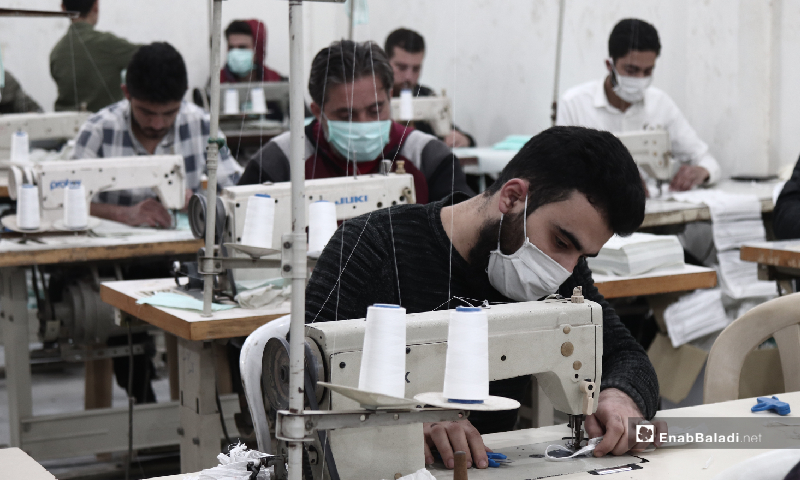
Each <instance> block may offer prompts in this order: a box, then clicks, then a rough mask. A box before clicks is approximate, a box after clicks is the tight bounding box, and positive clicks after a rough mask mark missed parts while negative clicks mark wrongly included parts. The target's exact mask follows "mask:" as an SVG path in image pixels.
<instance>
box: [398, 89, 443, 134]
mask: <svg viewBox="0 0 800 480" xmlns="http://www.w3.org/2000/svg"><path fill="white" fill-rule="evenodd" d="M410 101H411V112H404V109H403V107H402V102H403V99H401V98H393V99H392V120H394V121H396V122H400V123H403V124H405V122H407V121H409V120H410V121H426V122H429V123H430V124H431V126H432V127H433V131H434V133H436V135H438V136H440V137H443V136H445V135H447V134H448V133H450V131H451V130H452V129H453V128H452V125H453V113H452V108H451V105H450V99H449V98H448V97H447V96H445V95H444V94H442V96H441V97H415V98H412V99H410ZM408 113H411V115H408Z"/></svg>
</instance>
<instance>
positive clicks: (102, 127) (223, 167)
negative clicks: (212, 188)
mask: <svg viewBox="0 0 800 480" xmlns="http://www.w3.org/2000/svg"><path fill="white" fill-rule="evenodd" d="M209 124H210V120H209V116H208V114H207V113H205V112H204V111H203V110H202V109H201V108H199V107H197V106H195V105H193V104H191V103H187V102H182V103H181V109H180V111H179V112H178V116H177V117H176V118H175V129H174V130H173V131H172V132H170V133H169V134H167V135H166V136H165V137H164V138H163V139H162V140H161V143H159V144H158V146H157V147H156V150H155V152H154V154H155V155H173V154H178V155H182V156H183V164H184V166H185V167H186V188H189V189H191V190H192V191H193V192H197V191H198V190H199V189H200V176H201V175H202V174H203V173H206V144H207V142H208V136H209V130H210V126H209ZM220 135H221V133H220ZM176 138H177V141H176ZM75 143H76V145H75V153H74V154H73V156H72V158H73V159H83V158H110V157H133V156H136V155H149V153H148V152H147V150H145V149H144V147H143V146H142V144H141V143H139V141H138V140H137V139H136V136H135V135H133V133H132V130H131V115H130V102H128V100H122V101H120V102H117V103H115V104H113V105H110V106H108V107H106V108H104V109H102V110H100V111H99V112H97V113H96V114H94V115H92V116H91V117H90V118H89V120H87V121H86V123H85V124H84V125H83V127H81V130H80V132H78V136H77V137H76V140H75ZM241 173H242V167H241V166H240V165H239V164H238V163H237V162H236V160H234V159H233V157H231V155H230V151H229V150H228V148H227V147H225V148H223V149H222V150H221V151H220V152H219V163H218V167H217V175H218V176H217V183H218V186H219V187H220V188H222V187H227V186H231V185H236V182H238V181H239V177H240V176H241ZM155 196H156V195H155V193H154V192H153V190H152V189H150V188H137V189H132V190H117V191H112V192H102V193H99V194H97V195H96V196H95V198H94V199H93V201H95V202H99V203H111V204H114V205H123V206H130V205H136V204H137V203H139V202H141V201H143V200H146V199H147V198H150V197H155Z"/></svg>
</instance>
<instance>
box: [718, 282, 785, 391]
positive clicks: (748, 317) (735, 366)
mask: <svg viewBox="0 0 800 480" xmlns="http://www.w3.org/2000/svg"><path fill="white" fill-rule="evenodd" d="M769 337H773V338H774V339H775V342H776V343H777V344H778V353H779V355H780V358H781V367H782V369H783V383H784V386H785V388H786V391H787V392H794V391H797V390H800V293H794V294H792V295H786V296H784V297H779V298H776V299H773V300H770V301H768V302H765V303H762V304H761V305H759V306H757V307H755V308H753V309H752V310H750V311H748V312H747V313H745V314H744V315H742V316H741V317H739V318H738V319H736V321H734V322H733V323H731V324H730V325H728V327H727V328H725V330H723V331H722V333H720V335H719V337H718V338H717V340H716V342H714V346H713V347H711V353H709V354H708V363H707V364H706V377H705V386H704V391H703V402H704V403H717V402H724V401H728V400H735V399H737V398H738V397H739V375H740V373H741V371H742V365H743V364H744V359H745V357H746V356H747V354H748V353H750V351H751V350H753V349H754V348H756V347H757V346H758V345H760V344H761V343H762V342H764V340H766V339H768V338H769Z"/></svg>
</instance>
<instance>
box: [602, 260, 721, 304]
mask: <svg viewBox="0 0 800 480" xmlns="http://www.w3.org/2000/svg"><path fill="white" fill-rule="evenodd" d="M592 278H594V283H595V286H597V289H598V290H599V291H600V293H601V294H602V295H603V297H605V298H622V297H639V296H647V295H660V294H664V293H673V292H684V291H691V290H697V289H700V288H713V287H715V286H717V273H716V272H715V271H714V270H712V269H710V268H706V267H698V266H695V265H684V266H681V267H676V268H670V269H664V270H658V271H655V272H648V273H643V274H640V275H632V276H630V277H618V276H612V275H603V274H599V273H592Z"/></svg>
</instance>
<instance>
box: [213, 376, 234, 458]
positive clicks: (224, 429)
mask: <svg viewBox="0 0 800 480" xmlns="http://www.w3.org/2000/svg"><path fill="white" fill-rule="evenodd" d="M214 398H215V399H216V400H217V411H218V412H219V423H220V424H221V425H222V435H224V436H225V442H227V444H228V445H229V446H230V445H232V444H233V441H232V440H231V437H230V436H229V435H228V427H227V426H226V425H225V416H224V415H223V414H222V402H221V401H220V399H219V388H217V387H214Z"/></svg>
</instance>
